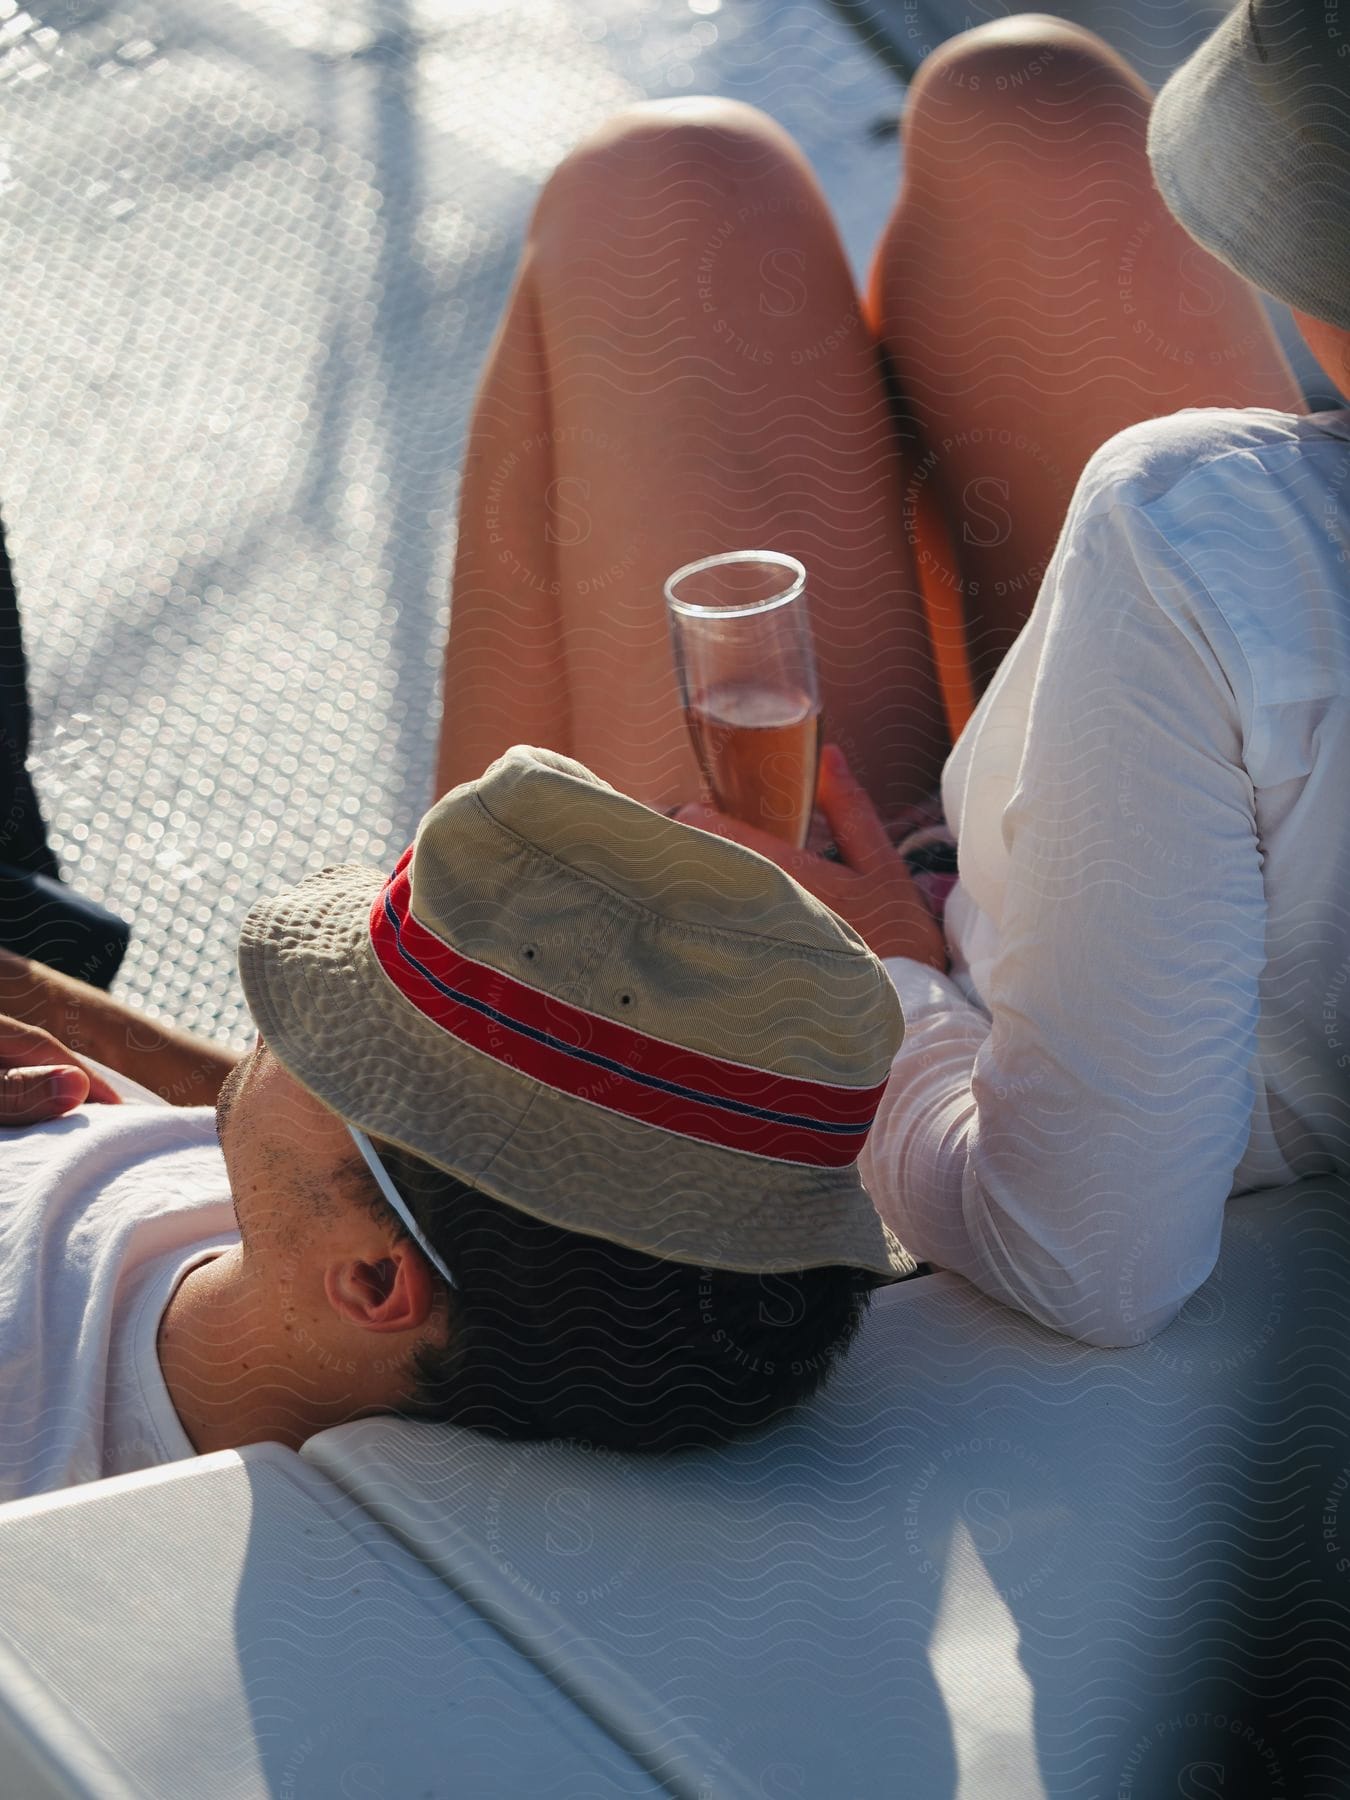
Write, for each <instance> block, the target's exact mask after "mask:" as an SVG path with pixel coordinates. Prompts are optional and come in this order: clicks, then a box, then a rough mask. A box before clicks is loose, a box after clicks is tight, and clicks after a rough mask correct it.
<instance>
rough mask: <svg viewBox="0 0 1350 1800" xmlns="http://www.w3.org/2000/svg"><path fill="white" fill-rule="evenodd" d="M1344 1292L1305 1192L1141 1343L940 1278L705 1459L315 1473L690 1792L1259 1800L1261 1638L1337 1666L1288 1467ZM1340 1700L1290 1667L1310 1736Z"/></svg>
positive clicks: (464, 1461)
mask: <svg viewBox="0 0 1350 1800" xmlns="http://www.w3.org/2000/svg"><path fill="white" fill-rule="evenodd" d="M1348 1292H1350V1188H1348V1187H1347V1186H1346V1184H1344V1183H1340V1182H1336V1181H1331V1180H1320V1179H1319V1180H1314V1181H1309V1182H1305V1183H1302V1184H1299V1185H1298V1186H1296V1187H1293V1188H1290V1189H1284V1190H1280V1191H1279V1192H1268V1193H1264V1194H1259V1195H1253V1196H1248V1197H1246V1198H1243V1199H1240V1200H1237V1201H1234V1202H1231V1203H1230V1206H1229V1209H1228V1218H1227V1221H1226V1225H1225V1236H1224V1249H1223V1256H1222V1259H1221V1263H1220V1266H1219V1269H1218V1270H1217V1271H1216V1273H1215V1275H1214V1277H1213V1278H1212V1279H1211V1280H1210V1282H1209V1283H1207V1284H1206V1286H1205V1288H1204V1289H1202V1290H1201V1292H1200V1294H1199V1295H1197V1296H1196V1297H1195V1298H1194V1299H1193V1300H1192V1301H1191V1302H1189V1303H1188V1305H1187V1307H1186V1308H1185V1310H1184V1312H1183V1315H1182V1317H1181V1318H1180V1319H1179V1320H1178V1321H1177V1322H1176V1323H1175V1324H1174V1325H1173V1326H1172V1327H1170V1328H1169V1329H1168V1330H1167V1331H1166V1332H1165V1333H1163V1334H1162V1335H1161V1336H1160V1337H1159V1338H1157V1339H1156V1340H1154V1341H1153V1342H1152V1343H1149V1344H1145V1345H1142V1346H1139V1347H1136V1348H1132V1349H1128V1350H1096V1349H1090V1348H1086V1347H1084V1346H1081V1345H1078V1344H1075V1343H1073V1342H1070V1341H1068V1340H1066V1339H1064V1338H1060V1337H1058V1336H1056V1335H1054V1334H1053V1333H1051V1332H1049V1331H1047V1330H1044V1329H1042V1328H1041V1327H1039V1326H1037V1325H1035V1324H1033V1323H1031V1322H1030V1321H1028V1320H1026V1319H1024V1318H1021V1317H1020V1316H1017V1315H1015V1314H1013V1313H1011V1312H1008V1311H1006V1310H1004V1309H1003V1308H1001V1307H999V1306H997V1305H995V1304H994V1303H992V1302H990V1301H987V1300H985V1299H984V1298H983V1296H981V1295H979V1294H978V1293H976V1292H975V1291H974V1290H973V1289H971V1288H970V1287H969V1286H968V1285H967V1284H965V1283H964V1282H962V1281H961V1280H960V1279H959V1278H958V1277H955V1276H949V1275H936V1276H930V1277H925V1278H921V1279H919V1280H917V1281H914V1282H909V1283H905V1284H902V1285H899V1286H897V1287H894V1288H892V1289H889V1290H887V1291H886V1292H885V1294H884V1295H883V1296H881V1297H880V1298H879V1300H878V1302H877V1304H876V1305H875V1307H874V1310H873V1313H872V1316H871V1317H870V1319H869V1321H868V1324H867V1327H866V1329H865V1332H864V1334H863V1336H862V1338H861V1339H860V1341H859V1343H858V1345H857V1346H856V1348H855V1350H854V1352H853V1353H852V1355H851V1356H850V1357H849V1358H848V1360H847V1362H846V1363H845V1364H844V1366H843V1367H842V1368H841V1369H840V1370H839V1372H838V1374H837V1376H836V1378H835V1379H834V1381H833V1382H832V1383H831V1384H830V1386H829V1387H828V1388H827V1390H826V1391H825V1393H824V1394H823V1395H821V1396H819V1397H818V1399H817V1400H816V1401H814V1402H813V1403H812V1404H811V1405H810V1406H809V1407H807V1408H806V1409H804V1410H802V1411H801V1412H800V1413H799V1414H798V1415H797V1416H796V1417H795V1418H793V1419H792V1420H791V1421H790V1422H788V1423H786V1424H784V1425H783V1426H781V1427H780V1428H776V1429H775V1430H774V1431H773V1432H772V1433H771V1434H770V1435H768V1436H765V1437H761V1438H759V1439H758V1440H751V1441H747V1442H744V1443H741V1444H738V1445H736V1446H734V1447H732V1448H730V1449H728V1450H725V1451H722V1452H718V1453H716V1454H696V1455H687V1456H683V1457H678V1458H673V1457H672V1458H664V1459H661V1460H659V1461H656V1460H651V1459H644V1458H642V1457H640V1456H627V1455H616V1454H613V1453H610V1452H598V1451H594V1450H590V1449H588V1448H587V1447H585V1446H579V1445H576V1444H564V1443H554V1444H548V1445H512V1444H503V1443H497V1442H492V1441H489V1440H487V1439H484V1438H482V1437H479V1436H477V1435H475V1434H473V1433H471V1432H467V1431H456V1430H453V1429H449V1428H445V1427H436V1426H425V1425H422V1426H419V1425H413V1424H408V1423H405V1422H401V1421H395V1420H388V1419H384V1420H370V1421H366V1422H362V1423H359V1424H355V1425H350V1426H345V1427H342V1428H340V1429H338V1430H336V1431H330V1432H326V1433H324V1434H322V1435H321V1436H319V1437H317V1438H314V1439H311V1440H310V1442H309V1443H308V1444H307V1445H306V1446H305V1449H304V1451H303V1452H302V1455H303V1457H304V1458H305V1459H306V1460H307V1461H308V1462H310V1463H311V1464H312V1465H313V1466H315V1467H317V1468H321V1469H323V1470H324V1471H325V1473H326V1474H328V1475H329V1476H331V1477H332V1479H333V1480H334V1481H335V1482H338V1483H340V1484H341V1485H342V1486H343V1487H344V1488H345V1489H346V1491H347V1492H348V1493H349V1494H351V1495H352V1497H353V1498H354V1499H356V1500H358V1501H359V1502H360V1503H361V1504H362V1505H363V1506H366V1507H368V1508H369V1509H370V1511H371V1513H372V1514H373V1515H374V1516H375V1517H376V1518H378V1519H379V1520H381V1521H382V1522H383V1523H384V1524H385V1525H386V1526H387V1527H388V1528H389V1530H390V1531H391V1532H392V1533H393V1534H394V1535H396V1536H397V1537H399V1538H400V1539H401V1540H402V1541H403V1542H405V1543H406V1544H408V1545H409V1546H410V1547H411V1548H412V1549H413V1550H414V1551H415V1552H416V1554H417V1555H418V1556H420V1557H421V1558H423V1559H424V1560H425V1561H426V1563H427V1564H429V1565H430V1566H431V1567H433V1568H435V1569H438V1570H439V1571H440V1572H441V1574H442V1575H443V1576H444V1578H445V1579H446V1581H447V1582H449V1583H451V1584H452V1585H453V1586H454V1587H456V1588H457V1589H458V1591H459V1592H460V1593H462V1594H463V1595H464V1596H465V1597H466V1598H468V1599H469V1600H470V1601H471V1602H472V1603H473V1604H474V1605H475V1606H477V1607H478V1608H480V1609H481V1611H482V1612H483V1614H484V1616H485V1617H487V1618H489V1619H491V1620H493V1621H494V1622H496V1623H497V1624H498V1625H499V1626H500V1628H501V1629H502V1631H503V1632H504V1633H505V1634H506V1635H507V1636H509V1637H511V1638H512V1639H513V1640H514V1641H515V1642H516V1643H517V1644H519V1645H521V1646H522V1647H528V1649H529V1652H530V1654H531V1655H532V1656H534V1657H536V1658H537V1659H538V1661H539V1662H540V1664H541V1666H542V1667H544V1668H545V1669H546V1670H547V1671H548V1673H549V1674H550V1675H551V1676H552V1677H553V1679H554V1680H555V1681H557V1682H558V1684H559V1685H560V1686H561V1687H563V1688H564V1689H565V1690H566V1691H567V1692H569V1693H570V1694H572V1695H573V1696H574V1697H575V1698H576V1699H577V1700H578V1702H579V1703H580V1704H581V1705H582V1706H584V1707H585V1708H587V1709H588V1710H589V1711H590V1712H591V1713H592V1714H593V1716H594V1717H595V1718H596V1719H598V1720H600V1721H601V1722H602V1723H604V1724H605V1725H606V1726H607V1728H608V1729H609V1730H610V1731H611V1733H612V1734H613V1735H614V1736H615V1737H616V1738H617V1739H618V1740H619V1741H620V1742H622V1743H624V1744H626V1745H627V1746H629V1747H630V1748H631V1749H632V1750H633V1751H634V1753H635V1754H637V1755H638V1756H640V1757H641V1758H642V1760H644V1761H645V1762H646V1763H647V1764H648V1765H649V1766H651V1767H654V1768H658V1769H660V1770H661V1772H662V1773H663V1775H664V1776H665V1778H666V1779H667V1780H670V1781H671V1782H672V1783H674V1784H675V1785H677V1786H680V1787H682V1788H683V1789H685V1790H687V1791H690V1792H700V1791H706V1792H721V1791H723V1790H724V1789H727V1790H728V1791H730V1789H729V1788H728V1784H729V1783H732V1785H733V1786H734V1781H733V1772H734V1775H735V1776H736V1777H739V1778H740V1779H741V1780H743V1781H744V1783H745V1784H746V1787H747V1791H751V1792H756V1791H770V1792H775V1791H778V1789H779V1788H781V1789H782V1790H783V1791H787V1792H800V1793H802V1794H810V1795H816V1794H820V1795H825V1794H848V1795H860V1796H862V1795H883V1794H891V1793H894V1792H897V1791H901V1790H902V1789H903V1790H904V1791H909V1792H912V1793H918V1794H924V1795H929V1794H932V1795H939V1794H950V1793H954V1792H958V1791H959V1793H960V1794H962V1795H966V1796H973V1795H980V1796H984V1795H988V1796H991V1800H992V1797H998V1800H1003V1797H1004V1796H1006V1795H1007V1794H1008V1793H1010V1792H1016V1793H1017V1794H1019V1795H1023V1794H1036V1793H1045V1794H1053V1795H1061V1794H1062V1795H1069V1794H1074V1795H1097V1794H1104V1793H1112V1794H1115V1793H1116V1792H1117V1790H1118V1789H1119V1791H1120V1792H1122V1793H1127V1794H1133V1795H1137V1796H1141V1797H1142V1796H1148V1795H1151V1794H1154V1793H1158V1792H1161V1791H1164V1789H1166V1791H1171V1786H1172V1783H1173V1781H1174V1778H1175V1777H1174V1775H1173V1774H1172V1773H1168V1771H1174V1770H1175V1769H1177V1768H1181V1767H1183V1766H1184V1765H1185V1764H1186V1763H1188V1762H1196V1763H1199V1762H1205V1763H1206V1764H1207V1766H1209V1767H1210V1768H1211V1769H1212V1768H1214V1767H1219V1768H1220V1769H1222V1770H1227V1771H1228V1773H1227V1777H1226V1779H1227V1781H1228V1786H1227V1788H1226V1789H1224V1790H1223V1791H1231V1792H1237V1791H1239V1789H1240V1788H1241V1791H1264V1790H1265V1787H1266V1786H1269V1785H1270V1780H1271V1765H1270V1762H1269V1756H1270V1754H1272V1753H1273V1752H1272V1751H1271V1748H1270V1746H1271V1743H1272V1742H1273V1739H1271V1737H1270V1728H1268V1727H1267V1726H1266V1722H1265V1721H1264V1720H1263V1719H1262V1718H1260V1717H1259V1716H1254V1713H1253V1707H1252V1704H1251V1703H1250V1702H1243V1701H1242V1699H1241V1689H1242V1686H1243V1670H1244V1669H1245V1668H1247V1667H1248V1665H1250V1666H1251V1667H1259V1668H1268V1665H1269V1663H1270V1659H1271V1656H1272V1654H1273V1646H1274V1645H1275V1643H1276V1639H1277V1638H1278V1647H1279V1650H1280V1654H1281V1655H1283V1656H1284V1657H1285V1659H1286V1665H1287V1666H1288V1667H1290V1668H1291V1669H1295V1670H1297V1668H1298V1664H1299V1658H1298V1656H1297V1654H1296V1651H1295V1648H1294V1647H1293V1646H1291V1643H1290V1629H1291V1619H1296V1618H1298V1617H1303V1616H1304V1615H1305V1614H1306V1616H1307V1617H1308V1619H1309V1620H1310V1621H1312V1622H1313V1625H1312V1626H1311V1627H1310V1628H1314V1629H1316V1631H1317V1633H1318V1637H1319V1639H1320V1640H1321V1641H1325V1632H1324V1630H1323V1629H1322V1628H1321V1627H1320V1626H1318V1625H1316V1621H1318V1620H1319V1619H1324V1617H1325V1615H1326V1613H1327V1610H1328V1608H1329V1607H1330V1606H1331V1605H1332V1604H1333V1599H1332V1596H1333V1593H1334V1592H1335V1591H1336V1589H1337V1587H1338V1584H1339V1583H1340V1582H1341V1581H1342V1580H1343V1578H1342V1577H1338V1576H1337V1575H1336V1573H1335V1570H1334V1559H1333V1558H1331V1557H1329V1556H1327V1555H1325V1554H1323V1553H1322V1552H1321V1549H1320V1547H1319V1545H1318V1544H1317V1543H1316V1541H1315V1532H1314V1529H1313V1524H1312V1521H1313V1519H1314V1517H1315V1515H1316V1513H1317V1508H1318V1506H1319V1504H1320V1486H1321V1485H1324V1484H1325V1481H1326V1480H1329V1479H1330V1478H1331V1476H1332V1475H1333V1474H1334V1468H1330V1469H1328V1468H1324V1467H1323V1466H1322V1464H1321V1463H1320V1462H1315V1461H1314V1462H1310V1461H1309V1456H1310V1455H1311V1454H1312V1452H1313V1450H1314V1449H1315V1448H1316V1449H1320V1450H1321V1451H1323V1452H1324V1451H1325V1447H1326V1445H1327V1444H1328V1442H1331V1443H1337V1442H1339V1443H1341V1444H1343V1443H1344V1439H1345V1427H1344V1420H1343V1410H1344V1406H1343V1402H1344V1391H1345V1390H1344V1382H1343V1380H1340V1379H1337V1380H1336V1381H1335V1382H1334V1383H1332V1382H1329V1381H1328V1379H1327V1371H1328V1370H1331V1369H1339V1370H1341V1371H1344V1368H1345V1366H1346V1355H1347V1351H1348V1350H1350V1329H1348V1328H1347V1324H1346V1317H1347V1308H1346V1306H1345V1296H1346V1294H1347V1293H1348ZM1342 1460H1344V1458H1343V1459H1342ZM1276 1469H1278V1470H1279V1471H1280V1474H1279V1485H1278V1492H1277V1495H1276V1498H1277V1500H1278V1504H1276V1505H1275V1506H1274V1507H1273V1508H1272V1506H1271V1503H1270V1502H1271V1482H1272V1478H1273V1473H1272V1472H1273V1471H1274V1470H1276ZM1346 1506H1347V1510H1348V1512H1350V1499H1347V1501H1346ZM1291 1519H1294V1520H1295V1521H1297V1522H1301V1525H1302V1527H1303V1529H1302V1533H1301V1535H1299V1536H1297V1537H1296V1538H1295V1540H1293V1541H1292V1543H1291V1537H1290V1532H1291ZM1345 1535H1346V1536H1347V1538H1350V1516H1347V1518H1346V1520H1345ZM1272 1571H1278V1573H1279V1577H1280V1582H1281V1584H1282V1585H1281V1587H1280V1590H1279V1591H1280V1593H1281V1595H1283V1596H1285V1599H1284V1600H1283V1601H1282V1602H1281V1604H1279V1605H1277V1606H1276V1607H1275V1608H1274V1610H1273V1611H1272V1609H1271V1606H1270V1604H1269V1601H1270V1593H1269V1590H1270V1586H1271V1583H1270V1575H1271V1572H1272ZM1300 1608H1302V1611H1301V1612H1300ZM1319 1609H1320V1611H1319ZM1263 1633H1264V1634H1266V1636H1267V1637H1268V1639H1269V1641H1266V1639H1265V1638H1263ZM1319 1658H1320V1660H1319ZM1333 1672H1334V1671H1333V1670H1332V1666H1331V1663H1330V1662H1329V1661H1328V1659H1327V1657H1326V1656H1325V1654H1324V1653H1322V1652H1318V1651H1316V1650H1315V1649H1310V1650H1309V1651H1308V1667H1307V1669H1306V1670H1304V1671H1299V1673H1298V1679H1299V1680H1301V1681H1303V1683H1304V1693H1303V1697H1304V1698H1305V1699H1309V1700H1311V1702H1312V1705H1313V1712H1314V1714H1315V1713H1316V1712H1317V1710H1318V1694H1319V1693H1322V1692H1323V1690H1325V1695H1324V1703H1323V1706H1322V1711H1323V1715H1324V1716H1325V1712H1326V1708H1327V1707H1330V1706H1333V1705H1334V1706H1336V1707H1338V1708H1339V1707H1341V1705H1342V1703H1341V1701H1340V1700H1339V1699H1338V1698H1336V1697H1335V1689H1334V1683H1333V1682H1332V1675H1333ZM1319 1684H1321V1685H1320V1686H1319ZM1234 1721H1236V1724H1235V1723H1234ZM1244 1732H1245V1735H1244ZM1279 1754H1280V1755H1281V1756H1283V1757H1284V1758H1285V1759H1286V1760H1287V1759H1288V1757H1290V1756H1291V1755H1293V1752H1292V1751H1291V1750H1290V1749H1289V1747H1288V1745H1285V1746H1284V1747H1283V1749H1282V1750H1279ZM1252 1773H1254V1775H1255V1777H1256V1779H1257V1780H1258V1781H1259V1782H1260V1783H1261V1785H1260V1787H1241V1783H1242V1782H1243V1781H1244V1780H1245V1779H1246V1776H1247V1775H1248V1774H1252ZM1210 1778H1211V1777H1208V1776H1207V1777H1206V1779H1210ZM1285 1779H1286V1780H1287V1781H1289V1782H1290V1783H1291V1787H1290V1791H1293V1790H1294V1788H1295V1787H1296V1786H1297V1783H1296V1782H1295V1781H1294V1779H1293V1776H1292V1775H1290V1774H1286V1776H1285ZM775 1782H777V1783H778V1787H777V1788H776V1787H775V1786H774V1783H775ZM756 1784H758V1786H756ZM1122 1784H1123V1785H1122ZM1280 1791H1283V1790H1280Z"/></svg>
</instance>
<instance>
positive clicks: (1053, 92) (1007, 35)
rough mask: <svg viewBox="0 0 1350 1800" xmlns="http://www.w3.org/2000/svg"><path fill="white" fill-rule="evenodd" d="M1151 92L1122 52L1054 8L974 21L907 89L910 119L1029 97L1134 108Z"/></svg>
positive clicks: (1020, 105)
mask: <svg viewBox="0 0 1350 1800" xmlns="http://www.w3.org/2000/svg"><path fill="white" fill-rule="evenodd" d="M1149 98H1150V96H1149V89H1148V86H1147V84H1146V83H1145V81H1144V80H1143V78H1142V77H1141V76H1140V75H1139V74H1138V73H1137V72H1136V71H1135V70H1134V69H1133V68H1131V66H1130V64H1129V63H1128V62H1127V61H1126V60H1125V58H1124V57H1123V56H1121V55H1120V54H1119V53H1118V52H1117V51H1115V50H1113V49H1112V48H1111V46H1110V45H1109V44H1108V43H1107V42H1106V41H1105V39H1103V38H1100V37H1098V36H1097V34H1096V33H1095V32H1093V31H1089V30H1088V29H1087V28H1086V27H1085V26H1082V25H1074V24H1071V23H1070V22H1069V21H1068V20H1066V19H1057V18H1054V17H1053V16H1052V15H1051V14H1049V13H1017V14H1014V15H1013V16H1012V17H1011V18H1007V19H994V20H991V21H990V22H989V23H987V24H984V25H976V26H975V27H974V28H973V29H971V30H970V31H963V32H960V33H958V35H957V36H955V37H951V38H948V39H947V40H946V42H945V43H942V44H939V45H938V47H937V48H936V49H935V50H934V51H933V52H932V54H931V55H929V56H927V57H925V59H924V61H923V63H922V64H921V65H920V68H919V70H918V73H917V75H916V76H915V78H914V82H913V84H912V85H911V88H910V92H909V104H908V106H907V109H906V121H907V123H909V122H912V121H913V120H915V119H916V118H922V117H923V115H924V114H925V113H926V112H929V111H933V110H936V111H938V112H940V113H941V114H943V115H948V116H949V115H950V113H951V111H952V109H953V108H956V109H962V108H965V109H966V110H969V111H970V112H971V113H972V114H978V116H979V117H981V118H983V119H990V118H997V117H999V116H1000V114H1001V113H1006V112H1007V111H1009V110H1011V109H1014V108H1015V109H1021V114H1022V116H1025V109H1026V107H1027V105H1028V103H1029V102H1031V103H1034V102H1036V101H1038V100H1039V101H1046V102H1049V103H1050V104H1051V105H1055V106H1058V107H1060V108H1061V109H1062V108H1063V107H1064V105H1065V103H1066V102H1070V103H1072V102H1079V103H1081V104H1084V105H1101V104H1102V103H1105V104H1106V105H1108V106H1110V105H1112V104H1116V105H1118V104H1119V103H1120V102H1121V101H1122V100H1125V101H1128V102H1130V103H1131V109H1132V110H1133V108H1134V106H1137V104H1138V103H1139V102H1140V101H1142V102H1143V103H1144V105H1145V110H1147V105H1148V103H1149Z"/></svg>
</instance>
